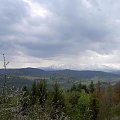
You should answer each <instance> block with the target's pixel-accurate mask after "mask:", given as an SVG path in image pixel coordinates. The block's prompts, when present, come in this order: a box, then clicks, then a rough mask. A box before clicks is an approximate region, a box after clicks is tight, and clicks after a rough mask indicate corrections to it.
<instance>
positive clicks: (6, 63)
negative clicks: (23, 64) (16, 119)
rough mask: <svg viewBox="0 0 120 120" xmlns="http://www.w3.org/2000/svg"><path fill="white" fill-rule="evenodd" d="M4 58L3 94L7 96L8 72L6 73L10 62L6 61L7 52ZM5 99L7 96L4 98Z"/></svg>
mask: <svg viewBox="0 0 120 120" xmlns="http://www.w3.org/2000/svg"><path fill="white" fill-rule="evenodd" d="M3 60H4V64H3V67H4V85H3V95H4V96H6V82H7V73H6V69H7V65H8V64H9V62H6V58H5V54H3ZM4 100H5V98H4Z"/></svg>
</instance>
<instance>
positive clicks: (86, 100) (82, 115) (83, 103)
mask: <svg viewBox="0 0 120 120" xmlns="http://www.w3.org/2000/svg"><path fill="white" fill-rule="evenodd" d="M77 119H78V120H91V116H90V95H89V94H88V93H86V92H85V91H84V90H83V91H82V92H81V94H80V98H79V101H78V116H77Z"/></svg>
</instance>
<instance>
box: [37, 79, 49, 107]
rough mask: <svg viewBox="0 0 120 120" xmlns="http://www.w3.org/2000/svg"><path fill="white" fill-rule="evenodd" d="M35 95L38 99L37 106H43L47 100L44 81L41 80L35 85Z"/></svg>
mask: <svg viewBox="0 0 120 120" xmlns="http://www.w3.org/2000/svg"><path fill="white" fill-rule="evenodd" d="M36 95H37V97H38V101H39V104H40V105H41V106H43V105H44V103H45V101H46V99H47V83H46V81H45V80H41V81H40V83H38V84H37V90H36Z"/></svg>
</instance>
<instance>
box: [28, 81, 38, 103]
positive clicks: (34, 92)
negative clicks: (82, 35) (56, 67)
mask: <svg viewBox="0 0 120 120" xmlns="http://www.w3.org/2000/svg"><path fill="white" fill-rule="evenodd" d="M36 100H37V85H36V82H35V81H34V82H33V85H32V89H31V94H30V102H31V104H32V105H34V104H35V103H36Z"/></svg>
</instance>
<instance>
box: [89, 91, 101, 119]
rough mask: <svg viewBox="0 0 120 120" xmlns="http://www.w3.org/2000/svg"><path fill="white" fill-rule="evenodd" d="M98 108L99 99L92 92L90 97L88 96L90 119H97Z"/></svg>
mask: <svg viewBox="0 0 120 120" xmlns="http://www.w3.org/2000/svg"><path fill="white" fill-rule="evenodd" d="M99 109H100V105H99V100H98V98H97V96H96V95H95V94H94V93H92V94H91V97H90V116H91V120H97V118H98V114H99Z"/></svg>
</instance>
